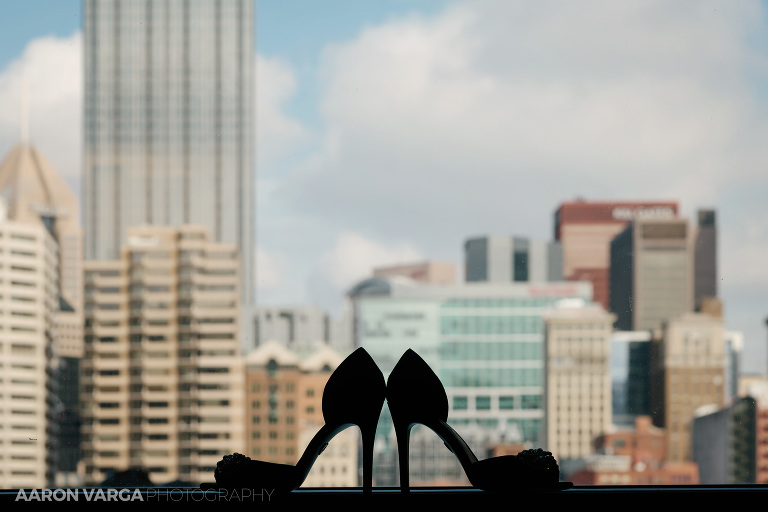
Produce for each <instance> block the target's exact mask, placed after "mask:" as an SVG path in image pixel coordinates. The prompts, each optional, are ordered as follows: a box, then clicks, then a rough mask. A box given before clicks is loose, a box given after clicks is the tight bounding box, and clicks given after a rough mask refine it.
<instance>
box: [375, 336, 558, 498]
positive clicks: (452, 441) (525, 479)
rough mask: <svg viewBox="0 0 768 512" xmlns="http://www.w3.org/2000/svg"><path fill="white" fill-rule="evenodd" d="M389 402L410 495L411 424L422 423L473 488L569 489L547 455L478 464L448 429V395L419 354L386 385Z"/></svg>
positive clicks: (410, 355) (407, 358)
mask: <svg viewBox="0 0 768 512" xmlns="http://www.w3.org/2000/svg"><path fill="white" fill-rule="evenodd" d="M387 403H388V405H389V410H390V412H391V413H392V423H393V426H394V429H395V436H396V438H397V451H398V456H399V457H398V459H399V461H400V488H401V490H402V492H409V491H410V487H409V482H408V444H409V443H408V438H409V435H410V430H411V428H412V427H413V425H415V424H417V423H420V424H422V425H424V426H426V427H428V428H430V429H432V431H433V432H435V434H437V435H438V436H439V437H440V438H441V439H442V440H443V442H444V443H445V445H446V446H447V447H448V449H449V450H450V451H451V452H453V454H454V455H456V458H457V459H458V460H459V462H460V463H461V466H462V467H463V468H464V472H465V473H466V475H467V478H468V479H469V481H470V483H471V484H472V485H473V486H474V487H477V488H479V489H483V490H486V491H506V490H519V489H521V488H526V489H539V490H542V489H543V490H556V489H567V488H569V487H571V486H572V484H571V483H570V482H560V481H559V478H560V471H559V467H558V465H557V461H556V460H555V458H554V457H552V454H551V453H549V452H545V451H544V450H541V449H537V450H524V451H523V452H520V453H519V454H518V455H506V456H502V457H493V458H490V459H485V460H478V459H477V457H476V456H475V454H474V453H473V452H472V450H471V449H470V448H469V446H468V445H467V443H466V442H465V441H464V439H462V438H461V436H460V435H459V434H458V433H456V431H455V430H454V429H453V428H451V426H450V425H448V423H447V420H448V396H447V395H446V393H445V388H444V387H443V384H442V383H441V382H440V379H439V378H438V377H437V375H435V372H433V371H432V369H431V368H430V367H429V365H428V364H427V363H426V362H425V361H424V360H423V359H422V358H421V357H419V355H418V354H416V352H414V351H413V350H411V349H408V350H407V351H406V352H405V353H404V354H403V356H402V357H401V358H400V360H399V361H398V362H397V364H396V365H395V367H394V368H393V370H392V372H391V373H390V375H389V378H388V380H387Z"/></svg>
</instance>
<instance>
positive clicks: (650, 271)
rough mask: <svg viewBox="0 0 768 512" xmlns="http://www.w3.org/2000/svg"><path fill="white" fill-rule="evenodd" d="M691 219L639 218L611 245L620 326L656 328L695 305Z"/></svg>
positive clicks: (615, 307) (614, 307)
mask: <svg viewBox="0 0 768 512" xmlns="http://www.w3.org/2000/svg"><path fill="white" fill-rule="evenodd" d="M692 246H693V244H692V236H691V228H690V225H689V223H688V221H687V220H686V219H679V218H678V219H637V220H635V221H634V222H632V223H631V224H630V225H629V226H627V228H626V229H624V231H622V232H621V233H619V234H618V235H617V236H616V238H614V239H613V241H612V242H611V245H610V248H611V249H610V256H611V260H610V261H611V266H610V292H611V293H610V304H611V308H610V310H611V312H613V313H615V314H616V317H617V320H616V327H617V328H618V329H621V330H624V331H632V330H646V329H651V330H652V329H656V328H659V327H661V325H662V323H664V322H665V321H667V320H669V319H671V318H673V317H676V316H678V315H681V314H683V313H686V312H689V311H693V281H694V273H693V261H694V260H693V250H692Z"/></svg>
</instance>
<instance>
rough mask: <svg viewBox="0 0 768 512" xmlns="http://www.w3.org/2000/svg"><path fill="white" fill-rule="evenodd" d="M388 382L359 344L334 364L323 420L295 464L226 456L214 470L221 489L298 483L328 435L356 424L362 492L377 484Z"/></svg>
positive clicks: (287, 486) (277, 488)
mask: <svg viewBox="0 0 768 512" xmlns="http://www.w3.org/2000/svg"><path fill="white" fill-rule="evenodd" d="M385 393H386V383H385V381H384V375H383V374H382V373H381V370H379V368H378V366H376V363H375V362H374V361H373V359H372V358H371V356H370V355H369V354H368V352H366V351H365V350H364V349H363V348H358V349H357V350H355V351H354V352H353V353H352V354H350V355H349V356H348V357H347V358H346V359H344V361H342V363H341V364H340V365H339V366H338V367H337V368H336V370H335V371H334V372H333V374H332V375H331V377H330V378H329V379H328V382H327V383H326V385H325V390H324V391H323V418H324V419H325V425H323V426H322V428H321V429H320V431H319V432H318V433H317V434H315V437H313V438H312V441H310V443H309V445H308V446H307V449H306V450H305V451H304V453H303V454H302V456H301V458H300V459H299V461H298V463H297V464H296V465H295V466H291V465H288V464H276V463H272V462H263V461H259V460H251V459H250V458H248V457H246V456H244V455H241V454H234V455H227V456H226V457H224V459H223V460H221V461H219V463H218V464H217V465H216V470H215V471H214V478H215V479H216V487H217V488H219V489H250V488H259V489H268V490H269V489H274V490H275V491H277V492H278V493H283V492H289V491H292V490H294V489H296V488H297V487H299V486H300V485H301V484H302V483H303V482H304V480H305V479H306V477H307V474H308V473H309V470H310V469H312V464H314V462H315V460H316V459H317V457H318V455H320V454H321V453H322V452H323V450H324V449H325V447H326V446H327V445H328V443H329V442H330V440H331V439H332V438H333V436H335V435H336V434H338V433H339V432H341V431H342V430H344V429H346V428H347V427H350V426H352V425H357V426H358V427H359V428H360V432H361V434H362V437H363V491H364V492H370V491H371V489H372V487H373V442H374V438H375V436H376V424H377V423H378V420H379V414H380V413H381V408H382V407H383V406H384V397H385Z"/></svg>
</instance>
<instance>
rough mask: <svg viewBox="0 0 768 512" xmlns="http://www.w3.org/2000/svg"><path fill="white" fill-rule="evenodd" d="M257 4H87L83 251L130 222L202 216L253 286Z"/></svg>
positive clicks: (108, 244) (119, 240)
mask: <svg viewBox="0 0 768 512" xmlns="http://www.w3.org/2000/svg"><path fill="white" fill-rule="evenodd" d="M253 9H254V5H253V1H252V0H219V1H216V2H207V1H196V2H195V1H182V0H169V1H163V2H134V1H128V0H122V1H121V0H85V2H84V4H83V23H84V34H85V35H84V37H85V44H84V47H85V50H84V51H85V55H84V66H85V69H84V72H85V95H84V98H85V102H84V114H85V115H84V174H83V175H84V193H83V201H84V203H85V240H86V244H85V256H86V259H88V260H112V259H115V258H117V257H119V250H120V247H121V246H122V245H123V244H124V243H125V236H126V232H127V228H129V227H132V226H140V225H165V226H178V225H182V224H196V225H202V226H205V227H207V228H208V230H209V231H210V233H211V236H212V237H213V239H214V240H215V241H217V242H222V243H232V244H236V245H237V247H238V248H239V249H240V251H241V271H242V276H243V281H244V283H246V285H245V286H243V296H244V299H245V300H246V302H247V303H251V302H252V299H253V288H254V285H253V283H254V276H253V271H254V261H253V260H254V233H253V222H254V218H253V217H254V162H253V160H254V156H253V151H254V150H253V146H254V127H253V125H254V119H253V116H254V108H255V106H254V64H255V62H254V11H253Z"/></svg>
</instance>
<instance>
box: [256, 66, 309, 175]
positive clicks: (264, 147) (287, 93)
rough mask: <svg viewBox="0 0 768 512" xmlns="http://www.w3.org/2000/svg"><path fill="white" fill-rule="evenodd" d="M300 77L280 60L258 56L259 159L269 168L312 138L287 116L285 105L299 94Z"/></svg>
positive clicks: (295, 121)
mask: <svg viewBox="0 0 768 512" xmlns="http://www.w3.org/2000/svg"><path fill="white" fill-rule="evenodd" d="M296 86H297V85H296V77H295V74H294V72H293V70H292V69H291V67H290V65H289V64H288V63H287V62H285V61H282V60H280V59H272V58H267V57H264V56H262V55H257V57H256V147H257V149H258V151H257V152H256V158H257V161H258V167H259V168H262V167H263V168H269V166H270V165H271V164H272V163H274V162H275V161H276V160H277V159H278V157H280V156H282V155H283V154H284V152H285V151H287V150H289V149H293V148H295V146H296V145H298V144H300V143H302V142H303V141H305V140H306V138H307V137H308V135H309V134H308V132H307V130H306V129H305V127H304V126H303V125H302V124H301V123H300V122H299V121H297V120H295V119H293V118H291V117H289V116H288V115H286V114H285V111H284V107H285V103H286V102H287V101H288V100H289V99H290V98H291V97H292V96H293V95H294V94H295V92H296Z"/></svg>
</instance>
